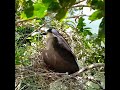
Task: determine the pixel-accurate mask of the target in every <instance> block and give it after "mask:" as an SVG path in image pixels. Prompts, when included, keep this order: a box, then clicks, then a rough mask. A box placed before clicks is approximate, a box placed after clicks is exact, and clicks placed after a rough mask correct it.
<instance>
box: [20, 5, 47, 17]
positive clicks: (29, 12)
mask: <svg viewBox="0 0 120 90" xmlns="http://www.w3.org/2000/svg"><path fill="white" fill-rule="evenodd" d="M33 8H34V9H33ZM47 8H48V7H46V6H45V5H44V4H42V3H36V4H34V5H33V6H31V7H29V8H28V9H26V10H25V11H23V12H22V13H21V18H22V19H28V18H43V17H44V16H45V15H46V13H47Z"/></svg>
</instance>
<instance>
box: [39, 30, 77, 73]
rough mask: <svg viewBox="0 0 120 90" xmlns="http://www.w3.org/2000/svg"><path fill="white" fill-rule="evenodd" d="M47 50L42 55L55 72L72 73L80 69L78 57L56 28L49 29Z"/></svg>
mask: <svg viewBox="0 0 120 90" xmlns="http://www.w3.org/2000/svg"><path fill="white" fill-rule="evenodd" d="M45 34H46V35H47V44H46V50H44V51H43V52H42V54H41V55H42V57H43V60H44V62H45V63H46V65H47V66H48V67H49V68H50V69H51V70H53V71H54V72H59V73H66V72H68V74H72V73H75V72H76V71H78V70H79V67H78V64H77V62H76V57H75V55H74V54H73V52H72V51H71V48H70V46H69V45H68V43H67V42H66V40H65V39H64V38H63V37H62V35H61V34H60V33H59V32H58V31H57V30H55V29H49V30H47V32H46V33H45Z"/></svg>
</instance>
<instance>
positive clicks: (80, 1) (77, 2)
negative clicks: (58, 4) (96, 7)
mask: <svg viewBox="0 0 120 90" xmlns="http://www.w3.org/2000/svg"><path fill="white" fill-rule="evenodd" d="M84 1H85V0H82V1H79V2H76V3H75V4H79V3H81V2H84Z"/></svg>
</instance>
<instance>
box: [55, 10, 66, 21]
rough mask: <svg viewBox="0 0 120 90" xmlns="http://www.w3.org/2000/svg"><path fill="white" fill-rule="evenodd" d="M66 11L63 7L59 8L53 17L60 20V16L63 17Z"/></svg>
mask: <svg viewBox="0 0 120 90" xmlns="http://www.w3.org/2000/svg"><path fill="white" fill-rule="evenodd" d="M66 13H67V10H65V9H60V10H59V12H58V13H57V14H56V16H55V18H56V19H57V20H61V19H62V18H64V17H65V15H66Z"/></svg>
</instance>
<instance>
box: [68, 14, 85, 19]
mask: <svg viewBox="0 0 120 90" xmlns="http://www.w3.org/2000/svg"><path fill="white" fill-rule="evenodd" d="M80 16H87V15H85V14H83V15H77V16H71V17H67V18H66V19H69V18H79V17H80Z"/></svg>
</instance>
